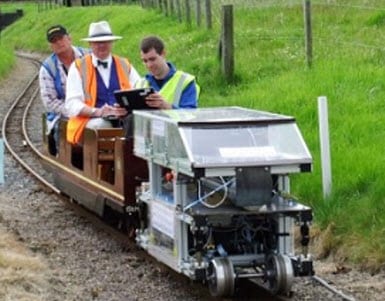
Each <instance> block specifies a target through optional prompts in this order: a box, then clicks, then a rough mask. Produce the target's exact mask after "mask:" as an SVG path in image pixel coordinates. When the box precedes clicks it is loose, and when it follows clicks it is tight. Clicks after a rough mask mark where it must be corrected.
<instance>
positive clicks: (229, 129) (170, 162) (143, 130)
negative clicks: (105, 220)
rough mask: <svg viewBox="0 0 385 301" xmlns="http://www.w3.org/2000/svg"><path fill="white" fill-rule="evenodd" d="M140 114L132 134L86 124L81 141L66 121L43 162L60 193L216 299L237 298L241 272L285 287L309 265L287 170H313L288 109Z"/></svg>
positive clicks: (308, 271)
mask: <svg viewBox="0 0 385 301" xmlns="http://www.w3.org/2000/svg"><path fill="white" fill-rule="evenodd" d="M133 114H134V138H133V139H125V138H122V130H121V129H99V130H88V129H87V130H86V132H85V135H84V142H83V147H81V148H80V149H78V147H74V146H71V145H70V144H68V143H67V142H66V141H65V138H64V137H65V123H62V127H61V140H60V152H59V154H58V156H56V157H55V156H53V155H49V156H48V157H49V164H48V166H49V168H50V170H51V171H53V174H54V178H55V183H56V185H57V186H58V187H59V188H60V189H61V190H62V191H63V192H64V193H66V194H68V195H70V196H71V197H73V199H74V200H76V201H77V202H79V203H81V204H82V205H84V206H86V207H87V208H89V209H90V210H92V211H94V212H96V213H97V214H99V215H100V216H104V217H111V216H114V218H116V219H117V220H119V224H122V225H124V226H125V227H126V229H127V230H128V232H129V234H130V235H132V236H133V237H135V239H136V242H137V244H138V245H139V246H140V247H142V248H143V249H145V250H146V252H148V253H149V254H150V255H151V256H153V257H155V258H156V259H158V260H159V261H161V262H163V263H164V264H166V265H167V266H169V267H171V268H172V269H174V270H175V271H177V272H179V273H182V274H184V275H186V276H188V277H189V278H191V279H193V280H197V281H203V282H206V283H208V286H209V289H210V292H211V294H212V295H213V296H231V295H233V294H234V293H235V290H236V285H237V282H238V281H239V280H242V279H250V280H252V281H255V282H258V283H259V284H260V285H262V286H264V287H265V288H266V289H268V290H269V291H270V292H271V293H273V294H286V293H289V292H290V290H291V288H292V283H293V279H294V277H296V276H311V275H313V274H314V271H313V264H312V259H311V255H310V254H309V253H308V243H309V226H310V223H311V221H312V211H311V208H309V207H307V206H304V205H302V204H299V203H298V202H297V201H296V200H295V199H293V198H292V197H291V196H290V181H289V175H290V174H292V173H299V172H308V171H311V167H312V158H311V155H310V153H309V151H308V148H307V146H306V144H305V142H304V140H303V138H302V135H301V133H300V131H299V129H298V127H297V125H296V122H295V119H294V118H293V117H289V116H284V115H278V114H272V113H268V112H262V111H255V110H250V109H245V108H240V107H221V108H205V109H194V110H165V111H158V110H148V111H134V112H133ZM111 213H113V214H111ZM295 226H298V227H299V229H300V234H301V247H302V249H301V252H300V254H297V253H296V252H295V246H294V228H295ZM134 231H135V235H134Z"/></svg>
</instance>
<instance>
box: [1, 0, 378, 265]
mask: <svg viewBox="0 0 385 301" xmlns="http://www.w3.org/2000/svg"><path fill="white" fill-rule="evenodd" d="M241 2H242V1H238V2H237V3H241ZM247 2H251V1H250V0H249V1H247V0H245V3H247ZM271 2H272V3H273V2H274V3H275V4H274V5H270V6H268V5H262V4H266V3H268V1H264V2H263V3H262V1H261V3H262V4H261V6H260V7H257V6H254V7H252V8H250V7H246V8H245V7H242V6H239V7H238V6H237V7H236V8H235V10H234V15H235V21H234V23H235V30H234V33H235V48H236V53H235V77H234V80H233V81H232V82H229V83H226V82H225V81H224V80H223V77H222V75H221V72H220V64H219V61H218V58H217V54H218V49H217V47H218V39H219V30H218V28H215V29H214V30H212V31H206V30H205V29H203V28H196V27H195V26H194V25H191V26H187V25H186V24H183V23H178V22H177V21H176V20H175V19H174V18H165V17H164V15H163V14H161V13H158V12H157V11H155V10H143V9H142V8H140V7H138V6H104V7H103V8H102V9H101V8H100V7H95V8H91V7H87V8H79V7H76V8H75V7H73V8H60V9H54V10H50V11H44V12H40V13H38V12H37V9H36V6H35V5H25V4H24V5H23V9H24V10H25V17H24V18H23V19H21V20H20V21H18V22H16V23H15V24H14V25H12V26H11V27H9V28H7V29H6V30H4V31H3V32H2V35H1V45H0V46H1V47H0V55H1V57H2V58H5V59H2V60H0V76H3V75H4V74H5V72H6V71H8V70H9V68H11V67H12V63H13V61H14V59H13V57H12V49H26V50H31V51H37V52H47V53H48V44H47V42H46V41H45V30H46V28H47V27H48V26H50V25H52V24H54V23H62V24H63V25H65V26H66V27H67V28H68V29H69V30H70V32H71V35H72V37H73V40H74V42H75V44H78V45H82V46H87V45H86V44H85V43H83V42H80V39H81V38H83V37H86V36H87V31H88V25H89V23H90V22H93V21H98V20H101V19H106V20H108V21H109V22H110V24H111V26H112V28H113V31H114V33H115V34H118V35H122V36H123V37H124V39H123V40H121V41H119V42H117V43H116V44H115V47H114V52H115V53H117V54H120V55H124V56H127V57H129V58H130V60H131V61H132V62H133V64H134V65H135V67H136V68H137V69H138V70H139V72H140V73H142V74H143V73H144V72H145V69H144V66H143V65H142V63H141V61H140V58H139V50H138V44H139V42H140V39H141V38H142V37H143V36H144V35H147V34H158V35H160V36H162V37H163V38H164V39H165V41H166V43H167V51H168V57H169V58H170V60H171V61H173V62H174V63H175V64H176V65H177V66H178V67H179V68H181V69H183V70H185V71H189V72H191V73H193V74H195V75H196V76H197V78H198V80H199V83H200V85H201V88H202V94H201V99H200V106H201V107H205V106H223V105H239V106H245V107H250V108H255V109H259V110H267V111H272V112H277V113H282V114H285V115H292V116H294V117H295V118H296V119H297V122H298V125H299V127H300V129H301V131H302V133H303V135H304V138H305V141H306V142H307V144H308V146H309V149H310V151H311V153H312V155H313V159H314V165H313V172H312V173H309V174H298V175H294V176H293V177H292V181H291V183H292V192H293V193H294V195H296V196H298V198H299V199H300V201H301V202H304V203H306V204H309V205H311V206H312V207H313V208H314V213H315V222H316V225H317V226H318V227H319V228H320V229H321V230H324V229H326V228H328V226H329V225H333V227H330V228H329V229H332V230H331V231H332V237H331V238H329V239H331V245H332V247H331V250H330V252H334V253H336V254H339V255H340V256H341V257H344V258H347V257H349V258H350V259H351V260H353V261H354V262H357V263H360V264H364V263H365V261H366V258H371V260H370V262H369V263H366V264H367V265H368V266H369V267H371V268H379V267H382V266H383V265H384V263H385V255H384V254H385V239H384V235H383V234H384V229H385V184H384V181H383V179H384V177H385V156H384V155H383V152H384V149H385V142H384V137H385V118H384V115H385V101H384V99H385V67H384V66H385V49H384V47H383V41H384V38H385V6H384V4H383V3H382V1H380V0H373V1H371V3H370V5H371V6H372V7H376V9H363V7H364V5H365V3H366V2H367V1H363V0H362V1H359V0H351V1H338V5H335V4H337V1H328V2H329V3H330V4H331V5H324V3H325V2H326V1H313V2H312V3H313V10H312V16H313V34H314V38H313V45H314V48H313V49H314V50H313V65H312V68H311V69H309V68H307V65H306V61H305V50H304V47H303V44H304V43H303V16H302V1H291V4H290V5H285V1H271ZM277 3H278V4H277ZM342 4H348V5H358V6H361V8H357V7H352V6H350V7H343V6H341V5H342ZM2 5H4V4H2ZM12 5H15V4H12ZM18 5H20V4H18ZM381 5H382V6H381ZM322 95H325V96H327V98H328V102H329V121H330V139H331V157H332V172H333V174H332V175H333V185H332V188H333V191H332V194H331V196H330V197H329V198H328V199H327V200H324V199H323V196H322V183H321V162H320V147H319V137H318V113H317V101H316V100H317V97H318V96H322ZM341 254H342V255H341Z"/></svg>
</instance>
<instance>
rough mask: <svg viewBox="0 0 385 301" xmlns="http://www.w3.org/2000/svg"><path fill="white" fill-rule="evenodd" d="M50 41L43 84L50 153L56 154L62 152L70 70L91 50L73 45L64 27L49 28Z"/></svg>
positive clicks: (42, 68) (41, 88) (40, 74)
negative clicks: (61, 130)
mask: <svg viewBox="0 0 385 301" xmlns="http://www.w3.org/2000/svg"><path fill="white" fill-rule="evenodd" d="M47 40H48V42H49V45H50V48H51V50H52V54H51V55H50V56H49V57H47V58H46V59H45V60H44V62H43V63H42V66H41V68H40V72H39V84H40V95H41V99H42V102H43V104H44V107H45V109H46V125H47V131H46V134H47V135H48V142H49V146H50V153H51V154H53V155H55V154H56V153H57V152H58V150H59V148H58V145H59V124H58V120H59V119H60V118H61V117H63V116H64V117H65V116H66V114H65V111H64V100H65V86H66V81H67V73H68V69H69V67H70V65H71V64H72V62H73V61H74V60H75V59H76V58H80V57H82V56H83V55H84V54H85V53H86V52H88V50H87V49H84V48H81V47H75V46H72V41H71V37H70V36H69V34H68V32H67V29H66V28H65V27H63V26H62V25H54V26H51V27H50V28H48V30H47Z"/></svg>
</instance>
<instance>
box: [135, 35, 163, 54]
mask: <svg viewBox="0 0 385 301" xmlns="http://www.w3.org/2000/svg"><path fill="white" fill-rule="evenodd" d="M151 49H155V51H156V52H157V53H158V54H161V53H162V52H163V50H164V43H163V41H162V40H161V39H160V38H159V37H157V36H148V37H145V38H143V40H142V42H141V43H140V50H141V51H143V52H144V53H147V52H149V51H150V50H151Z"/></svg>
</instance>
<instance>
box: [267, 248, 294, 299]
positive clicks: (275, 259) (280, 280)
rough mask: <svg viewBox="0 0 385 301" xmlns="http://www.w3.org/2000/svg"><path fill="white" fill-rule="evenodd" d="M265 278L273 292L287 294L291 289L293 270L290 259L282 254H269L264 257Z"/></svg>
mask: <svg viewBox="0 0 385 301" xmlns="http://www.w3.org/2000/svg"><path fill="white" fill-rule="evenodd" d="M265 273H266V279H267V281H268V285H269V286H268V288H269V290H270V291H271V293H273V294H275V295H276V294H287V293H289V292H290V290H291V286H292V285H293V280H294V272H293V266H292V263H291V260H290V258H289V257H288V256H286V255H282V254H278V255H275V254H270V255H268V256H267V259H266V270H265Z"/></svg>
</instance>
